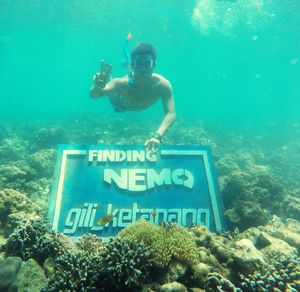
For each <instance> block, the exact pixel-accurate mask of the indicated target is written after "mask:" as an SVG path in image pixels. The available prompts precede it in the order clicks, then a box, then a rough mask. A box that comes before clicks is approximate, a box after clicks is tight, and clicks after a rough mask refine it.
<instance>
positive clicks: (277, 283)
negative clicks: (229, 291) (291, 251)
mask: <svg viewBox="0 0 300 292" xmlns="http://www.w3.org/2000/svg"><path fill="white" fill-rule="evenodd" d="M241 279H242V282H241V287H242V290H243V291H246V292H247V291H249V292H250V291H295V292H296V291H300V262H299V257H293V258H290V257H286V258H283V259H281V260H277V261H276V262H275V264H274V265H271V266H269V267H268V268H267V270H266V272H265V273H259V272H255V273H253V274H251V275H249V276H248V277H246V276H244V275H241Z"/></svg>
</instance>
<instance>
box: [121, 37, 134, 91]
mask: <svg viewBox="0 0 300 292" xmlns="http://www.w3.org/2000/svg"><path fill="white" fill-rule="evenodd" d="M131 39H132V34H131V33H130V32H129V33H128V35H127V37H126V40H125V43H124V47H123V53H124V57H125V60H126V63H127V66H128V84H129V86H134V85H135V81H134V79H133V73H132V62H131V58H130V55H129V41H130V40H131Z"/></svg>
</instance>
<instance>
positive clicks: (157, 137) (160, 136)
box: [152, 132, 162, 142]
mask: <svg viewBox="0 0 300 292" xmlns="http://www.w3.org/2000/svg"><path fill="white" fill-rule="evenodd" d="M152 138H154V139H157V140H158V141H159V142H161V139H162V135H161V134H159V133H157V132H156V133H154V134H153V135H152Z"/></svg>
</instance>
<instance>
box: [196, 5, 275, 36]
mask: <svg viewBox="0 0 300 292" xmlns="http://www.w3.org/2000/svg"><path fill="white" fill-rule="evenodd" d="M274 17H275V13H273V12H272V1H270V0H266V1H264V0H244V1H238V0H223V1H221V0H198V2H197V3H196V6H195V8H194V10H193V15H192V23H193V25H194V26H195V27H196V28H197V29H198V30H199V31H200V32H201V33H202V34H210V33H212V32H218V33H221V34H224V35H229V36H230V35H234V30H235V28H237V27H239V26H246V27H249V28H252V29H255V28H257V27H258V26H260V25H262V24H264V23H266V22H268V21H270V19H272V18H274Z"/></svg>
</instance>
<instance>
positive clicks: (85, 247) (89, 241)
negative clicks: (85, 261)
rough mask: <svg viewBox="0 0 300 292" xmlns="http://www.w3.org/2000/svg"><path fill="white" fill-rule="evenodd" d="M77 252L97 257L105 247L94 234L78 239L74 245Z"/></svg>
mask: <svg viewBox="0 0 300 292" xmlns="http://www.w3.org/2000/svg"><path fill="white" fill-rule="evenodd" d="M75 246H76V248H77V249H78V250H80V251H82V252H86V253H89V254H95V255H99V253H100V252H101V251H102V250H103V249H104V248H105V245H104V243H103V241H102V239H101V238H99V237H97V236H96V235H95V234H86V235H83V236H81V237H80V238H79V240H78V241H77V242H76V243H75Z"/></svg>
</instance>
